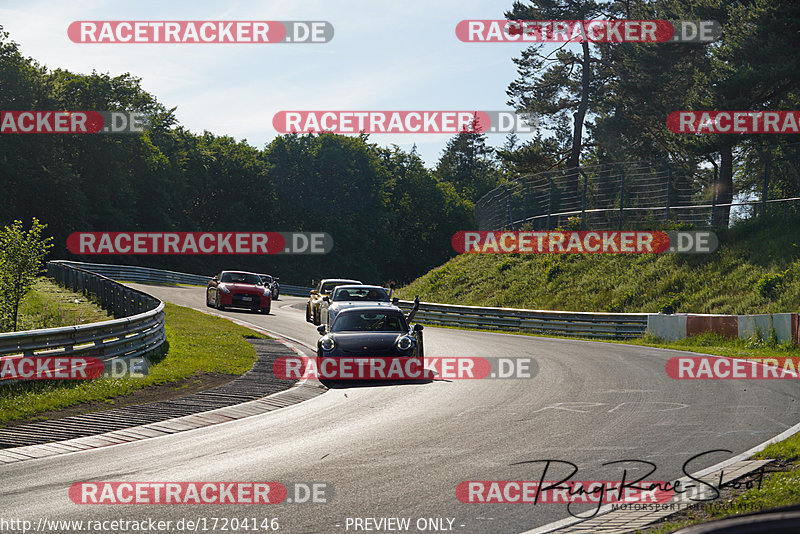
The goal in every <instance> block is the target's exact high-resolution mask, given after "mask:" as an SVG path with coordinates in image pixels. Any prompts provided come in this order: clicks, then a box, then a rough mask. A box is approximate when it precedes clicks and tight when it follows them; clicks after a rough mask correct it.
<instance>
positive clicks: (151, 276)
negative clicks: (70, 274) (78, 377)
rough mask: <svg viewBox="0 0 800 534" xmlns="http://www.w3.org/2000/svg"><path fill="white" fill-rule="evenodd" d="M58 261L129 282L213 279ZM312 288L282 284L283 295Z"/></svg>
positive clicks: (196, 283)
mask: <svg viewBox="0 0 800 534" xmlns="http://www.w3.org/2000/svg"><path fill="white" fill-rule="evenodd" d="M58 263H61V264H63V265H72V266H74V267H79V268H81V269H84V270H87V271H91V272H93V273H97V274H100V275H103V276H106V277H108V278H112V279H114V280H125V281H127V282H143V283H153V284H187V285H193V286H204V285H206V284H208V281H209V280H210V279H211V277H210V276H203V275H201V274H189V273H179V272H176V271H165V270H163V269H152V268H150V267H138V266H136V265H110V264H106V263H85V262H80V261H65V260H59V261H58ZM312 289H313V288H311V287H303V286H293V285H289V284H281V295H292V296H295V297H307V296H308V293H309V291H311V290H312Z"/></svg>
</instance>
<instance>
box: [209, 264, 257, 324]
mask: <svg viewBox="0 0 800 534" xmlns="http://www.w3.org/2000/svg"><path fill="white" fill-rule="evenodd" d="M206 306H208V307H210V308H217V309H219V310H222V309H225V308H248V309H250V310H252V311H254V312H259V311H260V312H261V313H265V314H267V313H269V312H270V309H271V307H272V294H271V292H270V290H269V288H267V287H266V286H264V283H263V282H262V281H261V277H260V276H259V275H257V274H255V273H248V272H244V271H221V272H220V273H218V274H217V275H216V276H214V277H213V278H212V279H211V280H209V282H208V287H206Z"/></svg>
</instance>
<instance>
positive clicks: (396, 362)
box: [317, 305, 424, 380]
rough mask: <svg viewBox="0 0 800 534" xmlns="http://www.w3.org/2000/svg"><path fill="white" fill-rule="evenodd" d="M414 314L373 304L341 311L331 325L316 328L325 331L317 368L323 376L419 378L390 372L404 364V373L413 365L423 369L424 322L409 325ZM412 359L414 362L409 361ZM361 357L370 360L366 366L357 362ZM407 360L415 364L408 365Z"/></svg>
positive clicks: (341, 377) (344, 377)
mask: <svg viewBox="0 0 800 534" xmlns="http://www.w3.org/2000/svg"><path fill="white" fill-rule="evenodd" d="M414 311H416V310H414ZM412 317H413V312H412V313H410V314H409V316H408V317H406V316H405V315H403V311H402V310H401V309H400V308H397V307H394V306H376V305H371V306H359V307H353V308H347V309H344V310H342V311H341V312H339V314H338V315H337V316H336V318H335V319H334V321H333V324H331V325H330V327H327V326H326V325H320V326H319V327H318V328H317V330H318V331H319V333H320V334H322V337H321V338H320V339H319V340H318V341H317V369H318V373H319V376H320V378H321V379H332V380H333V379H335V380H338V379H361V378H366V379H372V378H378V379H380V378H384V379H387V378H389V379H391V378H409V377H413V378H416V377H419V375H417V376H410V375H408V374H399V375H391V374H389V375H387V373H389V371H390V369H393V368H394V367H392V366H395V367H398V366H399V367H402V369H401V371H400V372H401V373H406V372H407V371H408V370H409V369H411V368H412V367H413V369H414V370H419V371H421V370H422V367H423V365H422V364H423V358H424V348H423V343H422V325H420V324H415V325H413V326H411V325H409V319H411V318H412ZM412 359H413V360H414V361H413V362H411V361H410V360H412ZM326 360H330V361H326ZM334 360H336V361H334ZM345 360H348V361H347V362H345ZM359 360H360V361H362V362H363V361H364V360H367V361H368V364H367V365H366V368H365V366H364V365H363V363H362V365H361V366H359V365H357V362H358V361H359ZM381 360H383V361H381ZM351 362H355V363H351ZM345 363H347V364H350V365H349V367H348V368H347V369H349V372H350V374H346V372H345ZM407 363H409V364H413V365H412V366H411V367H408V366H406V364H407ZM359 368H360V371H359ZM331 370H333V371H331ZM409 372H410V371H409Z"/></svg>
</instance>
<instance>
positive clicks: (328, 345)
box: [319, 336, 336, 351]
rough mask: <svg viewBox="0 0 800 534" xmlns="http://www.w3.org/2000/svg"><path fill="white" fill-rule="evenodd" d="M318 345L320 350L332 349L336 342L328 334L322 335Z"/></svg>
mask: <svg viewBox="0 0 800 534" xmlns="http://www.w3.org/2000/svg"><path fill="white" fill-rule="evenodd" d="M319 346H320V347H322V350H328V351H330V350H333V347H335V346H336V342H335V341H334V340H333V338H332V337H330V336H325V337H323V338H322V339H321V340H320V342H319Z"/></svg>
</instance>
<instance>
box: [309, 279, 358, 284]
mask: <svg viewBox="0 0 800 534" xmlns="http://www.w3.org/2000/svg"><path fill="white" fill-rule="evenodd" d="M330 282H347V283H349V284H352V285H364V284H362V283H361V282H360V281H359V280H351V279H349V278H323V279H322V280H320V282H319V283H320V285H322V284H328V283H330Z"/></svg>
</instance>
